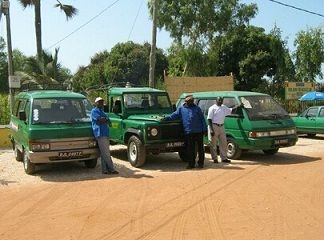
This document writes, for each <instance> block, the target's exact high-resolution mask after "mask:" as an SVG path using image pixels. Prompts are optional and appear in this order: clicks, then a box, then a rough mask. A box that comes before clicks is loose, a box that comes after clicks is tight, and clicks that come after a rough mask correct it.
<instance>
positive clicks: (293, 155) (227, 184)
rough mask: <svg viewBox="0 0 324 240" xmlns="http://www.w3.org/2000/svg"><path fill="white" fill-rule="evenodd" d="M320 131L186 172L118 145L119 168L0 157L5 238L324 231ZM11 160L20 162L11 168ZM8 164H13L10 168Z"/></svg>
mask: <svg viewBox="0 0 324 240" xmlns="http://www.w3.org/2000/svg"><path fill="white" fill-rule="evenodd" d="M323 143H324V136H321V137H317V138H313V139H310V138H300V139H299V141H298V143H297V145H296V146H294V147H291V148H287V149H281V150H280V152H279V153H278V154H277V155H275V156H265V155H263V153H261V152H251V153H246V154H245V155H243V156H242V158H241V159H240V160H237V161H233V162H232V164H227V165H225V164H214V163H212V162H211V161H210V155H209V154H206V157H207V159H206V166H205V168H204V169H201V170H198V169H194V170H185V169H184V168H185V163H183V162H181V161H180V160H179V159H178V157H177V155H176V154H162V155H159V156H153V155H152V156H150V157H149V160H148V163H147V164H146V165H145V167H144V168H143V169H135V168H132V167H131V166H130V164H129V163H128V162H127V161H126V160H125V159H126V153H125V150H124V149H118V148H113V150H112V154H113V157H114V162H115V163H116V164H117V169H118V170H119V171H120V175H118V176H117V175H116V176H115V175H114V176H106V175H101V174H100V166H99V167H97V168H96V169H92V170H89V169H85V168H84V167H83V166H82V165H81V164H76V163H75V164H60V165H57V166H53V165H51V166H44V167H42V168H41V169H39V172H38V173H37V174H36V175H35V176H27V175H25V174H24V173H23V167H22V163H19V162H16V161H15V160H14V159H13V154H12V152H11V151H4V152H3V153H2V154H1V155H0V239H1V240H7V239H10V240H11V239H27V240H34V239H40V240H44V239H45V240H47V239H53V240H54V239H55V240H65V239H66V240H67V239H69V240H71V239H78V240H79V239H84V240H89V239H91V240H92V239H98V240H99V239H100V240H101V239H106V240H112V239H131V240H135V239H163V240H165V239H185V240H187V239H195V240H200V239H218V240H222V239H226V240H236V239H237V240H245V239H246V240H251V239H256V240H259V239H260V240H267V239H271V240H283V239H285V240H290V239H291V240H292V239H294V240H296V239H297V240H299V239H305V240H306V239H307V240H308V239H310V240H322V239H324V204H323V202H324V159H323V157H324V148H323ZM10 166H14V168H15V170H12V169H11V168H10ZM9 169H10V170H9Z"/></svg>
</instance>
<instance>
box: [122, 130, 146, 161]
mask: <svg viewBox="0 0 324 240" xmlns="http://www.w3.org/2000/svg"><path fill="white" fill-rule="evenodd" d="M127 156H128V161H129V162H130V164H131V165H132V166H133V167H140V166H142V165H143V164H144V163H145V159H146V152H145V147H144V145H143V143H142V142H141V140H140V139H139V138H138V137H137V136H131V137H130V138H129V140H128V147H127Z"/></svg>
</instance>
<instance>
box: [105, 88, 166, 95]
mask: <svg viewBox="0 0 324 240" xmlns="http://www.w3.org/2000/svg"><path fill="white" fill-rule="evenodd" d="M134 92H139V93H140V92H157V93H159V92H160V93H165V91H163V90H159V89H155V88H150V87H112V88H110V89H109V94H111V95H121V94H124V93H134Z"/></svg>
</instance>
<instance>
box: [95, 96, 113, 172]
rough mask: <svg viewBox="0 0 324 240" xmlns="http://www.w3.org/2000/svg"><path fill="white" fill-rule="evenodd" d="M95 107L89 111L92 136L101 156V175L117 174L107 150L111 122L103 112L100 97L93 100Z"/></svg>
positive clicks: (102, 102)
mask: <svg viewBox="0 0 324 240" xmlns="http://www.w3.org/2000/svg"><path fill="white" fill-rule="evenodd" d="M95 105H96V106H95V107H94V108H93V109H92V110H91V125H92V131H93V135H94V136H95V138H96V139H97V142H98V145H99V149H100V155H101V171H102V173H103V174H118V172H117V171H116V170H115V168H114V164H113V162H112V160H111V156H110V149H109V139H108V137H109V128H108V126H107V124H109V126H111V122H110V120H109V118H108V116H107V115H106V114H105V112H104V111H103V108H104V100H103V99H102V98H101V97H97V98H96V100H95Z"/></svg>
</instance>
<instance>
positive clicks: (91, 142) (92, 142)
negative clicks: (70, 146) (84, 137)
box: [88, 140, 97, 148]
mask: <svg viewBox="0 0 324 240" xmlns="http://www.w3.org/2000/svg"><path fill="white" fill-rule="evenodd" d="M88 146H89V148H94V147H96V146H97V141H95V140H89V141H88Z"/></svg>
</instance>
